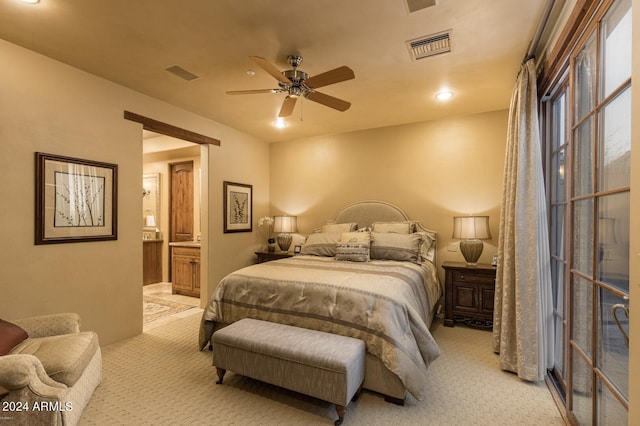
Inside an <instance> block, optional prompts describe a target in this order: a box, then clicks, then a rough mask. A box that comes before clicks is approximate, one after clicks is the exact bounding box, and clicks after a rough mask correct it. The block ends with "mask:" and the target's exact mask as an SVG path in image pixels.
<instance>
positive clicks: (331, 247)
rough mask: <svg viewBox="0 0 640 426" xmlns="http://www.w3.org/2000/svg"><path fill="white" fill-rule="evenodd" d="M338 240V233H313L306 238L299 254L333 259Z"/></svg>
mask: <svg viewBox="0 0 640 426" xmlns="http://www.w3.org/2000/svg"><path fill="white" fill-rule="evenodd" d="M338 240H340V233H339V232H315V233H313V234H311V235H309V236H308V237H307V241H305V243H304V245H303V246H302V250H301V251H300V254H308V255H311V256H328V257H333V256H335V255H336V245H337V244H338Z"/></svg>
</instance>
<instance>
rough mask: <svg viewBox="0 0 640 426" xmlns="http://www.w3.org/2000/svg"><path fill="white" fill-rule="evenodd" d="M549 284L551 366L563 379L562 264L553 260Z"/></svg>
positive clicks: (563, 288) (563, 289) (563, 286)
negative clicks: (552, 335) (550, 283)
mask: <svg viewBox="0 0 640 426" xmlns="http://www.w3.org/2000/svg"><path fill="white" fill-rule="evenodd" d="M551 282H552V288H553V333H554V360H553V365H554V367H556V369H557V370H558V372H559V374H560V376H561V377H562V378H563V379H564V377H565V373H564V367H565V366H564V343H565V342H566V337H567V336H566V335H565V328H564V320H565V318H564V304H565V300H564V292H565V281H564V264H563V263H562V262H558V261H557V260H555V259H552V260H551Z"/></svg>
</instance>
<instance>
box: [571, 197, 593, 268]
mask: <svg viewBox="0 0 640 426" xmlns="http://www.w3.org/2000/svg"><path fill="white" fill-rule="evenodd" d="M573 208H574V212H573V253H572V268H573V269H576V270H578V271H580V272H582V273H583V274H585V275H587V276H589V277H590V276H592V275H593V199H590V198H589V199H586V200H579V201H576V202H575V203H573Z"/></svg>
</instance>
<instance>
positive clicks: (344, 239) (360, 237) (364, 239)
mask: <svg viewBox="0 0 640 426" xmlns="http://www.w3.org/2000/svg"><path fill="white" fill-rule="evenodd" d="M370 242H371V233H369V232H364V231H352V232H343V233H342V234H341V235H340V243H341V244H356V243H359V244H366V245H367V246H369V243H370Z"/></svg>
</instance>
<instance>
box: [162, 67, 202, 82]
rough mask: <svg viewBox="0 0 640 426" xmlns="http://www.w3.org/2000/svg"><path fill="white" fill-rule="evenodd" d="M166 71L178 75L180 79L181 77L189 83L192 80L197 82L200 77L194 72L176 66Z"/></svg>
mask: <svg viewBox="0 0 640 426" xmlns="http://www.w3.org/2000/svg"><path fill="white" fill-rule="evenodd" d="M165 71H169V72H170V73H171V74H173V75H176V76H178V77H180V78H181V79H183V80H187V81H191V80H195V79H197V78H200V77H198V76H197V75H195V74H194V73H192V72H189V71H187V70H185V69H184V68H182V67H179V66H178V65H174V66H172V67H169V68H167V69H166V70H165Z"/></svg>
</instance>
